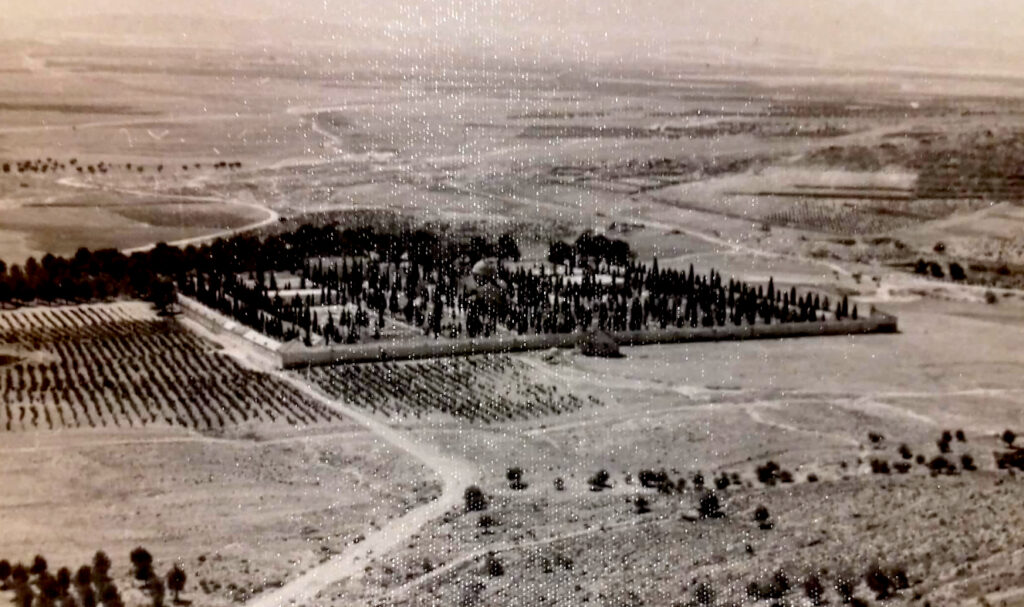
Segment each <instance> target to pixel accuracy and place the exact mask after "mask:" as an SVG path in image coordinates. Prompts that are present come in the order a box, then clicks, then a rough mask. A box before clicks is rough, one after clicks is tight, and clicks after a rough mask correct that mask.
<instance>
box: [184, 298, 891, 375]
mask: <svg viewBox="0 0 1024 607" xmlns="http://www.w3.org/2000/svg"><path fill="white" fill-rule="evenodd" d="M178 302H179V303H180V305H181V308H182V311H183V313H184V314H185V316H186V318H189V319H191V320H193V321H196V322H198V323H199V324H201V325H202V326H204V327H206V328H207V329H209V330H211V331H214V332H216V333H222V332H224V333H232V334H234V335H236V336H237V337H241V338H242V339H244V340H245V341H246V342H248V343H250V344H252V345H253V346H255V347H257V348H258V349H260V350H261V351H262V352H264V353H266V354H269V355H271V356H272V357H273V358H274V360H276V361H277V362H278V363H279V365H280V367H281V368H282V369H299V368H302V367H310V366H319V365H331V364H337V363H366V362H383V361H389V360H416V359H423V358H441V357H447V356H472V355H474V354H507V353H511V352H529V351H531V350H549V349H552V348H558V349H565V348H575V347H576V346H577V345H578V344H579V343H580V340H581V339H582V338H583V337H584V335H585V334H584V333H581V332H574V333H541V334H530V335H499V336H495V337H478V338H472V339H459V340H452V339H431V338H429V337H424V338H419V339H415V340H403V341H380V342H374V343H361V344H335V345H330V346H306V345H304V344H302V343H301V342H299V341H298V340H293V341H290V342H287V343H281V342H279V341H276V340H274V339H271V338H269V337H267V336H266V335H263V334H262V333H260V332H259V331H256V330H255V329H252V328H250V327H247V326H245V325H243V324H242V323H240V322H238V321H236V320H233V319H230V318H228V317H227V316H224V315H223V314H221V313H219V312H217V311H216V310H213V309H210V308H208V307H207V306H205V305H203V304H201V303H199V302H198V301H196V300H194V299H192V298H189V297H186V296H183V295H181V294H179V295H178ZM897 332H899V326H898V319H897V318H896V316H893V315H892V314H887V313H885V312H882V311H879V310H873V311H872V312H871V314H870V315H869V316H867V317H865V318H859V319H849V318H848V319H843V320H824V321H814V322H786V323H776V324H771V325H764V324H759V325H753V326H752V325H741V326H726V327H682V328H666V329H648V330H643V331H615V332H609V333H608V334H609V335H610V336H611V337H612V338H613V339H615V341H616V343H618V344H619V345H620V346H646V345H654V344H673V343H687V342H709V341H741V340H748V339H791V338H796V337H825V336H838V335H866V334H871V333H897Z"/></svg>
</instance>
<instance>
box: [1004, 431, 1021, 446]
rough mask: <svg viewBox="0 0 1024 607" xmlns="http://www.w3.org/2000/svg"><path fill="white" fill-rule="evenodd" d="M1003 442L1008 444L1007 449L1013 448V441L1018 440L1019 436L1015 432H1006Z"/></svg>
mask: <svg viewBox="0 0 1024 607" xmlns="http://www.w3.org/2000/svg"><path fill="white" fill-rule="evenodd" d="M1001 438H1002V439H1003V442H1004V443H1006V446H1007V447H1012V446H1013V441H1015V440H1017V434H1016V433H1015V432H1014V431H1013V430H1009V429H1007V430H1004V431H1003V436H1002V437H1001Z"/></svg>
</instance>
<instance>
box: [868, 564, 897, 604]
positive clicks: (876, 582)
mask: <svg viewBox="0 0 1024 607" xmlns="http://www.w3.org/2000/svg"><path fill="white" fill-rule="evenodd" d="M864 581H865V582H867V584H868V588H870V589H871V591H872V592H874V593H875V595H876V598H877V599H878V600H880V601H881V600H885V599H887V598H889V595H890V594H891V593H892V590H893V583H892V580H890V579H889V575H888V574H887V573H886V572H885V571H883V570H882V568H881V567H879V566H878V565H877V564H876V565H872V566H871V567H870V568H868V570H867V572H866V573H865V574H864Z"/></svg>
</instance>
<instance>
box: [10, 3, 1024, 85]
mask: <svg viewBox="0 0 1024 607" xmlns="http://www.w3.org/2000/svg"><path fill="white" fill-rule="evenodd" d="M8 4H9V6H6V7H5V9H4V17H3V23H4V25H5V30H6V32H7V33H10V32H12V31H22V32H23V31H27V30H26V29H25V24H27V23H28V22H30V21H32V20H33V19H37V18H48V17H74V16H81V15H90V14H111V13H121V14H124V13H131V14H146V15H153V14H166V13H174V14H177V15H186V16H188V15H195V16H228V17H245V18H257V19H258V18H266V19H283V18H288V19H294V20H305V21H307V22H309V23H311V24H319V23H322V22H327V23H332V24H339V26H340V27H341V31H344V32H345V37H346V38H348V40H347V41H348V42H349V43H352V42H353V41H358V40H362V39H364V38H365V39H367V40H374V41H376V42H377V43H381V44H387V45H397V46H400V47H404V48H406V50H408V49H409V48H415V47H417V46H424V47H429V46H430V45H434V44H436V45H449V46H451V45H454V46H458V45H464V46H467V47H480V46H482V47H488V48H493V49H496V50H501V49H503V48H527V49H532V50H534V51H537V50H541V51H544V50H545V49H548V50H550V51H551V52H564V51H566V50H570V51H571V50H572V49H577V50H579V51H586V52H588V53H592V54H600V53H603V54H615V53H632V54H634V55H635V54H637V53H639V54H641V55H642V54H643V53H650V54H664V53H666V52H673V51H674V50H676V49H679V48H680V47H684V46H685V45H687V44H692V43H693V42H695V41H709V42H714V43H717V44H720V45H725V46H726V47H729V46H731V47H736V48H737V49H739V50H740V51H741V52H748V51H749V50H750V49H752V48H753V49H758V48H761V49H765V50H766V52H767V51H768V50H770V49H776V48H783V47H785V48H792V47H799V48H802V49H804V50H802V51H800V52H799V53H797V54H799V55H803V57H802V58H803V59H806V60H809V61H811V62H814V61H820V62H823V63H827V62H828V61H831V60H839V59H843V58H846V57H848V56H850V55H854V56H858V57H868V58H870V59H871V60H879V61H880V62H882V63H892V62H899V60H900V58H901V57H900V55H899V54H898V53H896V51H894V49H898V48H902V47H915V48H923V49H930V50H931V51H933V52H934V57H933V59H934V63H935V64H936V65H945V64H948V63H949V62H950V61H952V62H953V63H956V64H958V65H965V66H970V65H972V64H973V62H979V64H980V63H984V64H985V65H986V66H987V67H992V66H999V67H1000V68H1002V69H1003V70H1004V71H1014V70H1016V65H1017V64H1018V63H1019V62H1018V61H1016V60H1017V59H1020V58H1021V57H1024V35H1022V34H1021V33H1022V32H1024V2H1022V1H1021V0H173V1H168V0H33V1H32V2H16V3H15V2H12V3H8ZM62 27H69V28H72V29H73V28H74V25H73V24H70V25H63V26H62ZM314 29H315V28H314ZM288 32H289V33H288V36H289V39H292V38H291V37H292V36H293V35H294V29H290V30H288ZM48 33H50V34H54V33H57V32H54V31H53V29H52V27H51V28H50V29H49V30H48ZM197 35H198V32H197ZM790 52H791V53H792V52H793V51H790ZM923 55H924V59H926V60H927V58H928V55H929V53H924V54H923ZM1022 65H1024V64H1022ZM979 67H980V65H979ZM1021 71H1022V73H1024V67H1022V68H1021Z"/></svg>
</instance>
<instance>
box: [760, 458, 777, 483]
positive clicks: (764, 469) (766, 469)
mask: <svg viewBox="0 0 1024 607" xmlns="http://www.w3.org/2000/svg"><path fill="white" fill-rule="evenodd" d="M779 470H780V469H779V465H778V464H776V463H775V462H772V461H769V462H766V463H765V464H764V465H761V466H758V467H757V480H758V481H760V482H761V483H762V484H764V485H774V484H775V483H776V481H777V480H778V477H779Z"/></svg>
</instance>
